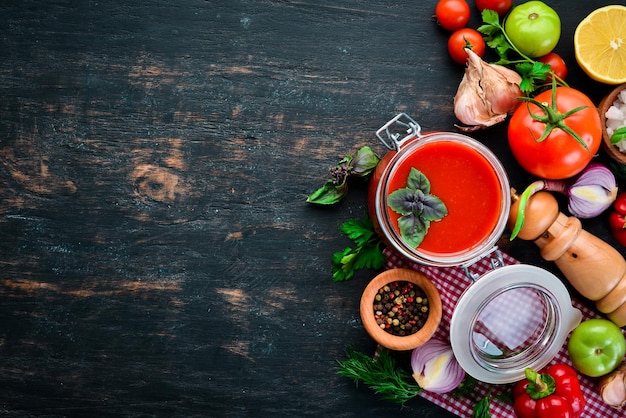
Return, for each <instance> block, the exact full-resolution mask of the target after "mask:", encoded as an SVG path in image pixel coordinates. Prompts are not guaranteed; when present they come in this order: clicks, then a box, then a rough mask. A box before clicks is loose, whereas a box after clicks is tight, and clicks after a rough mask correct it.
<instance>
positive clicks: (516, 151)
mask: <svg viewBox="0 0 626 418" xmlns="http://www.w3.org/2000/svg"><path fill="white" fill-rule="evenodd" d="M535 101H536V102H538V103H546V104H547V106H549V107H551V108H552V107H553V105H552V90H551V89H550V90H547V91H544V92H543V93H540V94H539V95H537V96H536V97H535ZM577 107H582V108H581V109H580V110H577V111H576V112H574V113H572V114H571V115H569V116H567V117H565V115H564V114H566V113H567V112H569V111H571V110H573V109H576V108H577ZM556 111H557V112H558V113H557V116H556V117H553V119H555V121H556V119H559V118H560V119H561V121H562V122H563V123H564V124H565V125H566V126H567V127H568V128H569V129H571V130H572V131H574V132H575V133H576V134H578V136H579V137H580V139H581V140H582V141H583V142H584V143H585V144H586V146H587V149H586V148H585V147H583V145H582V144H581V143H579V142H578V141H577V140H576V138H575V137H574V136H572V135H570V134H569V133H567V132H566V131H564V130H563V129H561V128H559V127H555V128H554V129H552V130H551V131H549V134H548V136H547V137H546V138H545V139H543V140H542V141H538V139H541V137H542V135H543V134H544V132H546V125H547V124H546V123H545V121H544V122H542V121H538V120H535V119H533V115H535V117H542V116H544V114H545V113H544V111H543V110H542V109H541V108H539V106H537V105H536V104H534V103H522V104H521V105H520V106H519V107H518V108H517V109H516V110H515V112H514V113H513V116H511V120H510V121H509V128H508V140H509V147H510V148H511V151H512V152H513V156H514V157H515V159H516V160H517V162H518V163H519V164H520V165H521V166H522V167H523V168H524V169H525V170H526V171H528V172H529V173H531V174H534V175H535V176H537V177H541V178H544V179H550V180H557V179H565V178H569V177H572V176H574V175H576V174H578V173H580V172H581V171H582V170H583V169H584V168H585V167H586V166H587V164H588V163H589V162H590V161H591V159H592V158H593V156H594V155H595V154H596V152H597V151H598V148H600V142H601V141H602V126H601V123H600V115H599V113H598V109H597V108H596V107H595V105H594V104H593V102H592V101H591V99H589V97H587V96H586V95H585V94H583V93H581V92H580V91H578V90H575V89H572V88H569V87H557V89H556Z"/></svg>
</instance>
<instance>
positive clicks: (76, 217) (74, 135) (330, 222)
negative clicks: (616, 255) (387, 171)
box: [0, 0, 613, 417]
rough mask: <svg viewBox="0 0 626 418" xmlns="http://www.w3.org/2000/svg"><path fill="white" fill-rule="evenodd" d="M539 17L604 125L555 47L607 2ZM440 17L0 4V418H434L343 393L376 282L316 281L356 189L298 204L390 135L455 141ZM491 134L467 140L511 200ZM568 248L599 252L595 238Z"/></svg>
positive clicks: (148, 2)
mask: <svg viewBox="0 0 626 418" xmlns="http://www.w3.org/2000/svg"><path fill="white" fill-rule="evenodd" d="M516 3H518V2H516ZM549 3H550V4H551V5H552V6H553V7H554V8H555V9H556V10H557V11H558V12H559V14H560V15H561V18H562V22H563V34H562V39H561V42H560V43H559V45H558V47H557V52H559V53H561V54H562V55H563V56H564V58H565V59H566V60H567V62H568V63H569V65H570V77H569V81H570V83H571V85H572V86H573V87H577V88H580V89H582V90H583V91H585V92H586V93H588V94H589V95H590V96H591V97H592V98H593V99H594V101H596V102H599V100H600V99H601V97H602V96H603V95H604V94H605V93H607V92H608V91H609V86H604V85H601V84H598V83H595V82H592V81H590V80H589V79H588V78H587V77H586V76H585V75H584V74H583V73H582V72H581V71H580V69H579V68H578V67H577V65H576V63H575V61H574V55H573V42H572V39H573V32H574V28H575V26H576V24H577V23H578V22H579V21H580V20H581V19H582V18H583V17H584V16H586V15H587V14H588V13H589V12H590V11H591V10H593V9H595V8H597V7H599V6H602V5H604V4H605V2H602V1H599V0H593V1H592V0H585V1H582V0H579V1H575V2H572V1H564V0H553V1H551V2H549ZM435 4H436V1H435V0H431V1H417V0H413V1H389V0H367V1H356V0H332V1H330V0H211V1H203V0H180V1H163V0H142V1H119V0H106V1H103V0H100V1H97V0H81V1H78V0H48V1H35V0H20V1H15V0H3V1H2V3H1V4H0V414H1V415H3V416H10V417H13V416H14V417H23V416H81V415H85V416H86V415H89V416H112V415H123V416H234V417H245V416H255V417H256V416H258V417H266V416H272V415H275V416H333V417H349V416H350V417H351V416H372V417H380V416H394V417H396V416H406V417H434V416H437V417H443V416H448V415H446V414H445V413H444V412H442V410H441V409H439V408H437V407H435V406H433V405H431V404H429V403H428V402H425V401H423V400H421V399H415V400H414V401H411V402H410V403H409V404H408V405H407V407H406V408H405V409H402V410H401V409H400V408H399V407H398V406H396V405H394V404H390V403H387V402H384V401H381V400H380V399H378V398H377V396H376V395H374V394H373V393H372V392H371V391H370V390H369V389H367V388H366V387H362V386H359V387H356V386H355V385H354V383H353V382H351V381H349V380H347V379H346V378H343V377H340V376H338V375H337V360H338V359H343V358H344V357H345V350H346V349H347V348H348V347H354V348H355V349H358V350H360V351H364V352H371V351H372V350H373V349H374V343H373V342H372V340H371V339H370V338H369V337H368V336H367V335H366V333H365V331H364V329H363V328H362V326H361V323H360V319H359V312H358V303H359V298H360V294H361V292H362V290H363V289H364V287H365V285H366V283H367V281H368V280H369V279H371V278H372V277H373V276H374V275H375V274H376V272H369V271H361V272H359V273H358V274H357V275H356V277H355V278H354V279H352V280H351V281H349V282H345V283H333V282H332V280H331V272H330V268H331V264H330V257H331V255H332V253H333V252H336V251H340V250H342V249H343V248H344V247H345V246H347V245H349V244H350V242H349V241H348V240H347V239H346V238H345V237H344V236H342V234H341V233H340V232H339V231H338V226H339V225H340V224H341V223H343V222H344V221H346V220H348V219H352V218H360V217H361V216H362V215H363V214H364V213H365V211H366V201H365V190H366V188H365V185H364V184H359V183H354V184H352V186H351V192H350V194H349V196H348V198H347V199H346V200H345V201H344V202H342V203H341V204H339V205H337V206H336V207H333V208H318V207H313V206H311V205H309V204H307V203H306V202H305V199H306V197H307V195H308V194H309V193H311V192H312V191H314V190H315V189H316V188H317V187H319V186H321V184H322V183H323V181H324V180H325V178H326V174H327V169H328V168H329V167H330V166H331V165H334V164H335V163H336V162H337V161H338V160H339V159H340V158H341V157H343V156H344V155H346V154H350V153H352V152H354V151H356V150H357V149H358V148H360V147H361V146H363V145H370V146H372V147H373V148H374V149H375V150H376V151H377V152H379V153H383V152H384V149H383V147H382V146H381V145H380V144H379V143H378V141H377V139H376V137H375V135H374V133H375V131H376V129H377V128H378V127H380V126H381V125H382V124H383V123H385V122H386V121H387V120H389V119H390V118H391V117H393V116H394V115H395V114H396V113H397V112H400V111H404V112H407V113H408V114H410V115H411V116H413V117H414V118H415V119H417V120H418V121H419V122H420V123H421V124H422V126H423V127H424V129H426V130H454V129H455V128H454V126H453V124H454V123H455V122H456V119H455V117H454V114H453V104H452V99H453V96H454V94H455V92H456V89H457V86H458V83H459V82H460V80H461V77H462V73H463V68H462V67H460V66H458V65H456V64H454V63H453V62H452V61H451V60H450V59H449V58H448V55H447V52H446V40H447V33H446V32H445V31H443V30H442V29H440V28H438V27H437V25H436V24H435V23H434V22H433V20H432V15H433V13H434V9H435ZM470 4H471V5H472V13H473V18H472V22H471V24H472V25H473V26H474V27H475V26H477V24H478V15H477V12H476V9H475V8H474V3H473V2H470ZM505 132H506V130H505V127H504V126H499V127H496V128H493V129H490V130H488V131H484V132H480V133H477V134H475V135H473V136H474V137H475V138H477V139H479V140H481V141H483V142H484V143H486V144H487V145H488V146H490V147H491V148H492V149H494V151H495V152H496V153H497V154H498V156H499V157H500V158H501V159H502V161H503V162H504V163H505V165H506V167H507V170H508V171H509V175H510V177H511V183H512V185H513V186H515V187H517V188H523V187H525V186H526V184H527V183H528V182H529V181H530V180H532V179H531V178H530V177H529V176H527V175H525V174H524V173H523V171H522V170H521V169H520V168H519V167H518V166H517V164H516V163H515V162H514V161H513V159H512V157H511V155H510V153H509V151H508V148H507V144H506V135H505ZM459 174H461V173H451V175H459ZM585 226H586V227H587V228H588V229H591V230H592V232H594V233H597V234H599V235H600V236H602V237H603V238H606V239H608V240H609V241H610V240H611V238H610V237H608V233H607V228H606V218H605V217H600V218H598V219H596V220H594V221H588V222H585ZM610 242H613V241H610ZM509 251H510V252H511V254H513V255H514V256H516V257H518V258H519V259H521V260H522V261H524V262H528V263H533V264H537V265H541V266H544V267H546V268H551V266H550V265H548V264H547V263H545V262H543V261H542V260H540V259H539V258H538V256H537V252H536V251H535V248H534V246H533V244H531V243H524V242H516V243H515V244H514V245H513V247H511V248H510V249H509Z"/></svg>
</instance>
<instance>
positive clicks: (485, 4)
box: [476, 0, 513, 16]
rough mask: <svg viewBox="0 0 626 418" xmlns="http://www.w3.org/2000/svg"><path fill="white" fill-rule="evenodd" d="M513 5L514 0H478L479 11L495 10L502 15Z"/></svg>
mask: <svg viewBox="0 0 626 418" xmlns="http://www.w3.org/2000/svg"><path fill="white" fill-rule="evenodd" d="M511 7H513V0H476V8H477V9H478V11H480V12H482V11H483V10H493V11H494V12H496V13H497V14H498V15H500V16H504V15H505V14H506V13H507V12H508V11H509V10H511Z"/></svg>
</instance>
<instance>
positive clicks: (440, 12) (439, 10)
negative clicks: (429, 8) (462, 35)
mask: <svg viewBox="0 0 626 418" xmlns="http://www.w3.org/2000/svg"><path fill="white" fill-rule="evenodd" d="M435 16H436V17H437V21H438V22H439V24H440V25H441V27H443V28H444V29H447V30H451V31H455V30H457V29H461V28H464V27H465V26H467V22H469V19H470V7H469V4H467V2H466V1H465V0H439V3H437V7H436V8H435Z"/></svg>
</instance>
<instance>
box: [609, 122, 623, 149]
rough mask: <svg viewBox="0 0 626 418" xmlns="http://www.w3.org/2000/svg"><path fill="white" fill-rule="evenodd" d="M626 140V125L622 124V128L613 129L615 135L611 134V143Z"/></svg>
mask: <svg viewBox="0 0 626 418" xmlns="http://www.w3.org/2000/svg"><path fill="white" fill-rule="evenodd" d="M624 140H626V126H622V127H621V128H618V129H616V130H615V131H613V135H611V144H612V145H615V144H617V143H619V142H621V141H624Z"/></svg>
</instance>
